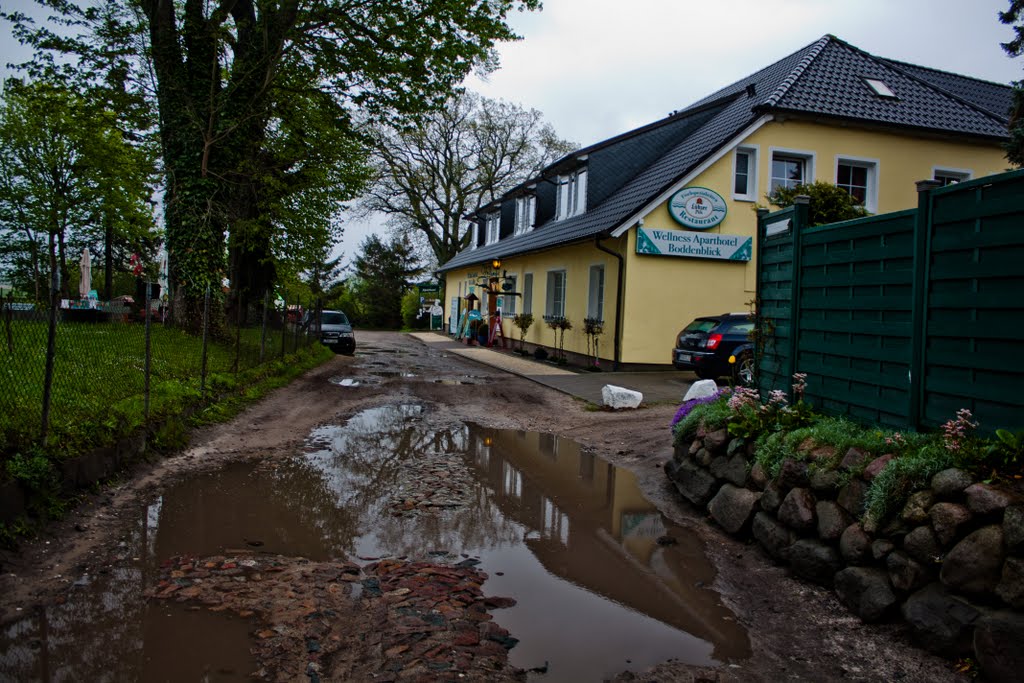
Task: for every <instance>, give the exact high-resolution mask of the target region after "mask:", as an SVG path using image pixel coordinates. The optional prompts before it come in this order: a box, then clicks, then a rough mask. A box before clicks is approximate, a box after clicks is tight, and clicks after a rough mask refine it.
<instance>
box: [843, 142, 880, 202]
mask: <svg viewBox="0 0 1024 683" xmlns="http://www.w3.org/2000/svg"><path fill="white" fill-rule="evenodd" d="M836 187H841V188H843V189H844V190H846V191H847V192H849V193H850V196H852V197H853V198H854V199H855V200H856V201H857V203H858V204H861V205H862V206H863V207H864V208H865V209H867V210H868V211H870V212H871V213H877V212H878V160H877V159H863V158H858V157H843V156H837V157H836Z"/></svg>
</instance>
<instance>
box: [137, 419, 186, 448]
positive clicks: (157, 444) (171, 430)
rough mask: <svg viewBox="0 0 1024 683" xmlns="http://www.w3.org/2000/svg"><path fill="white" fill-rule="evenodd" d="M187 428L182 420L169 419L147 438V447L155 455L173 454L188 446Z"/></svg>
mask: <svg viewBox="0 0 1024 683" xmlns="http://www.w3.org/2000/svg"><path fill="white" fill-rule="evenodd" d="M188 438H189V433H188V427H187V425H186V423H185V422H184V421H183V420H180V419H178V418H177V417H169V418H167V419H166V420H164V421H163V422H162V423H161V424H160V425H159V426H158V427H157V428H156V429H155V430H154V431H153V434H152V435H151V436H150V437H149V440H148V441H147V442H146V445H147V447H149V448H150V449H152V450H153V451H154V452H156V453H173V452H175V451H180V450H184V448H185V447H186V446H188Z"/></svg>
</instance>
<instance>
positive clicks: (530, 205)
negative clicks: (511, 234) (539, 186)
mask: <svg viewBox="0 0 1024 683" xmlns="http://www.w3.org/2000/svg"><path fill="white" fill-rule="evenodd" d="M536 216H537V195H533V194H528V195H524V196H522V197H516V227H515V234H516V235H522V234H523V233H527V232H530V231H531V230H533V221H534V220H535V218H536Z"/></svg>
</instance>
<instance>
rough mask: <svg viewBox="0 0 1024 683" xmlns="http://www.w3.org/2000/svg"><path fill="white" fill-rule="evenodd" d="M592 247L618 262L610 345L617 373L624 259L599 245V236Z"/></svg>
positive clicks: (620, 343)
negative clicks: (613, 321)
mask: <svg viewBox="0 0 1024 683" xmlns="http://www.w3.org/2000/svg"><path fill="white" fill-rule="evenodd" d="M594 246H595V247H597V248H598V250H599V251H603V252H604V253H606V254H611V255H612V256H614V257H615V258H617V259H618V260H619V276H618V279H617V280H616V287H615V328H614V336H613V337H612V345H613V347H614V351H613V353H612V371H614V372H618V370H619V364H620V363H621V362H622V305H623V303H624V301H625V300H624V298H623V290H624V287H623V284H624V281H625V277H624V276H625V274H626V259H625V257H624V256H623V255H622V254H620V253H618V252H617V251H612V250H611V249H609V248H608V247H606V246H604V245H603V244H601V235H597V236H596V237H595V238H594Z"/></svg>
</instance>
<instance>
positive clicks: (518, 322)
mask: <svg viewBox="0 0 1024 683" xmlns="http://www.w3.org/2000/svg"><path fill="white" fill-rule="evenodd" d="M512 323H513V324H514V325H515V326H516V327H517V328H519V353H520V354H522V353H523V345H524V343H525V342H526V332H527V330H529V329H530V326H531V325H533V313H520V314H518V315H516V316H515V317H514V318H512Z"/></svg>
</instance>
